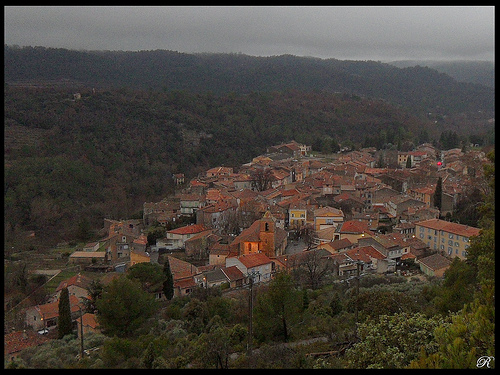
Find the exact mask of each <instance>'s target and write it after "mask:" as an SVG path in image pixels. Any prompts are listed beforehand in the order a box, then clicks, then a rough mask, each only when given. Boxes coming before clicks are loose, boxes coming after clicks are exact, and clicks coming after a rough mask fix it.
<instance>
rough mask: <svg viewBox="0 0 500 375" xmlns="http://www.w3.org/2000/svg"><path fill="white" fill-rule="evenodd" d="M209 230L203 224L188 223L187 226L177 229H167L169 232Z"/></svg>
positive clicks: (189, 232)
mask: <svg viewBox="0 0 500 375" xmlns="http://www.w3.org/2000/svg"><path fill="white" fill-rule="evenodd" d="M205 230H207V228H205V227H204V226H203V225H201V224H193V225H186V226H185V227H180V228H176V229H172V230H169V231H167V233H173V234H181V235H183V234H193V233H199V232H203V231H205Z"/></svg>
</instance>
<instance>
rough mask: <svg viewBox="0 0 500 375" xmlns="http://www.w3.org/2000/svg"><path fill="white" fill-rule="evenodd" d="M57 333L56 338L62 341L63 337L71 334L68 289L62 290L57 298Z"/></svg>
mask: <svg viewBox="0 0 500 375" xmlns="http://www.w3.org/2000/svg"><path fill="white" fill-rule="evenodd" d="M57 332H58V334H57V337H58V338H59V339H62V338H63V337H64V336H66V335H69V334H70V333H72V332H73V325H72V321H71V306H70V302H69V292H68V288H63V289H62V290H61V294H60V296H59V317H58V319H57Z"/></svg>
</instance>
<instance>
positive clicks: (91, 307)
mask: <svg viewBox="0 0 500 375" xmlns="http://www.w3.org/2000/svg"><path fill="white" fill-rule="evenodd" d="M103 289H104V286H103V285H102V283H101V282H100V281H99V280H92V281H91V282H90V285H89V287H88V295H89V297H90V298H82V302H83V305H84V308H85V311H86V312H88V313H89V314H95V313H96V312H97V304H96V302H97V301H98V300H99V299H100V298H101V296H102V291H103Z"/></svg>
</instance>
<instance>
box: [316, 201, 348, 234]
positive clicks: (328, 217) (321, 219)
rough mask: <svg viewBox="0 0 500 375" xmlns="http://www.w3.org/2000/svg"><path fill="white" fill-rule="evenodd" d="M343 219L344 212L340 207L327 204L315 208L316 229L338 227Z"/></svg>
mask: <svg viewBox="0 0 500 375" xmlns="http://www.w3.org/2000/svg"><path fill="white" fill-rule="evenodd" d="M343 221H344V213H343V212H342V210H339V209H338V208H334V207H329V206H326V207H321V208H318V209H316V210H314V229H315V230H316V231H319V230H322V229H325V228H329V227H337V226H338V225H339V224H340V223H342V222H343Z"/></svg>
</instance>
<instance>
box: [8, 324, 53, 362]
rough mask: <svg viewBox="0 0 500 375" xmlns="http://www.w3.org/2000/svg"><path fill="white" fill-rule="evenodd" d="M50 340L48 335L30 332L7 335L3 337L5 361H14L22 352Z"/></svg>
mask: <svg viewBox="0 0 500 375" xmlns="http://www.w3.org/2000/svg"><path fill="white" fill-rule="evenodd" d="M50 340H52V339H51V338H49V337H47V336H46V335H39V334H38V333H36V332H34V331H30V330H28V331H27V330H24V331H17V332H11V333H7V334H6V335H4V337H3V355H4V360H6V361H12V360H14V359H15V358H16V357H17V356H18V355H19V353H20V352H21V351H22V350H24V349H28V348H32V347H35V346H39V345H42V344H44V343H46V342H48V341H50Z"/></svg>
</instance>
